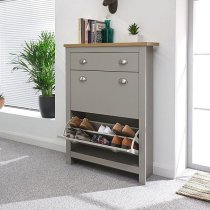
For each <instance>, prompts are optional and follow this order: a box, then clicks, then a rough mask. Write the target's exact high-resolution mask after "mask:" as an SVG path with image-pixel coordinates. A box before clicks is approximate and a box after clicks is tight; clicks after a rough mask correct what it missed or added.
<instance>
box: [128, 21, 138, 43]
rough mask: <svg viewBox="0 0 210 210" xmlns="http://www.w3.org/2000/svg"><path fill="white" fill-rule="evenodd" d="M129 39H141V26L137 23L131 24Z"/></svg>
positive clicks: (136, 40)
mask: <svg viewBox="0 0 210 210" xmlns="http://www.w3.org/2000/svg"><path fill="white" fill-rule="evenodd" d="M128 31H129V41H130V42H138V41H139V26H138V25H137V24H136V23H133V24H131V25H129V27H128Z"/></svg>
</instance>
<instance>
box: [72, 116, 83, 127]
mask: <svg viewBox="0 0 210 210" xmlns="http://www.w3.org/2000/svg"><path fill="white" fill-rule="evenodd" d="M81 122H82V120H81V119H80V118H79V117H77V116H75V117H72V118H71V120H70V121H69V125H70V126H71V127H74V128H79V126H80V124H81Z"/></svg>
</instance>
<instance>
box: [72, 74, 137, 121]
mask: <svg viewBox="0 0 210 210" xmlns="http://www.w3.org/2000/svg"><path fill="white" fill-rule="evenodd" d="M71 109H72V110H75V111H84V112H90V113H98V114H104V115H113V116H121V117H127V118H134V119H138V73H125V72H100V71H95V72H94V71H71Z"/></svg>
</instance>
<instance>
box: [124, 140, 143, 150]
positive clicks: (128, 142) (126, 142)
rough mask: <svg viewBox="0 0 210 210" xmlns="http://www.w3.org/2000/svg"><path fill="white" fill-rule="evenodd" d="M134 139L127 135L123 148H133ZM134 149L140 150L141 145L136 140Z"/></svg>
mask: <svg viewBox="0 0 210 210" xmlns="http://www.w3.org/2000/svg"><path fill="white" fill-rule="evenodd" d="M131 144H132V140H131V139H128V138H127V137H125V138H124V139H123V141H122V148H123V149H131ZM133 149H135V150H139V146H138V144H137V143H136V142H134V145H133Z"/></svg>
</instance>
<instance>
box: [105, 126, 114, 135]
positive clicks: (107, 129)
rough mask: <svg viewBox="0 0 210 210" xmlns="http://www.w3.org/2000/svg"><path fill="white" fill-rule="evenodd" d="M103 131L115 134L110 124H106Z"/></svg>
mask: <svg viewBox="0 0 210 210" xmlns="http://www.w3.org/2000/svg"><path fill="white" fill-rule="evenodd" d="M103 133H104V134H114V132H113V131H112V130H111V128H110V127H109V126H106V128H105V129H104V132H103Z"/></svg>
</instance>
